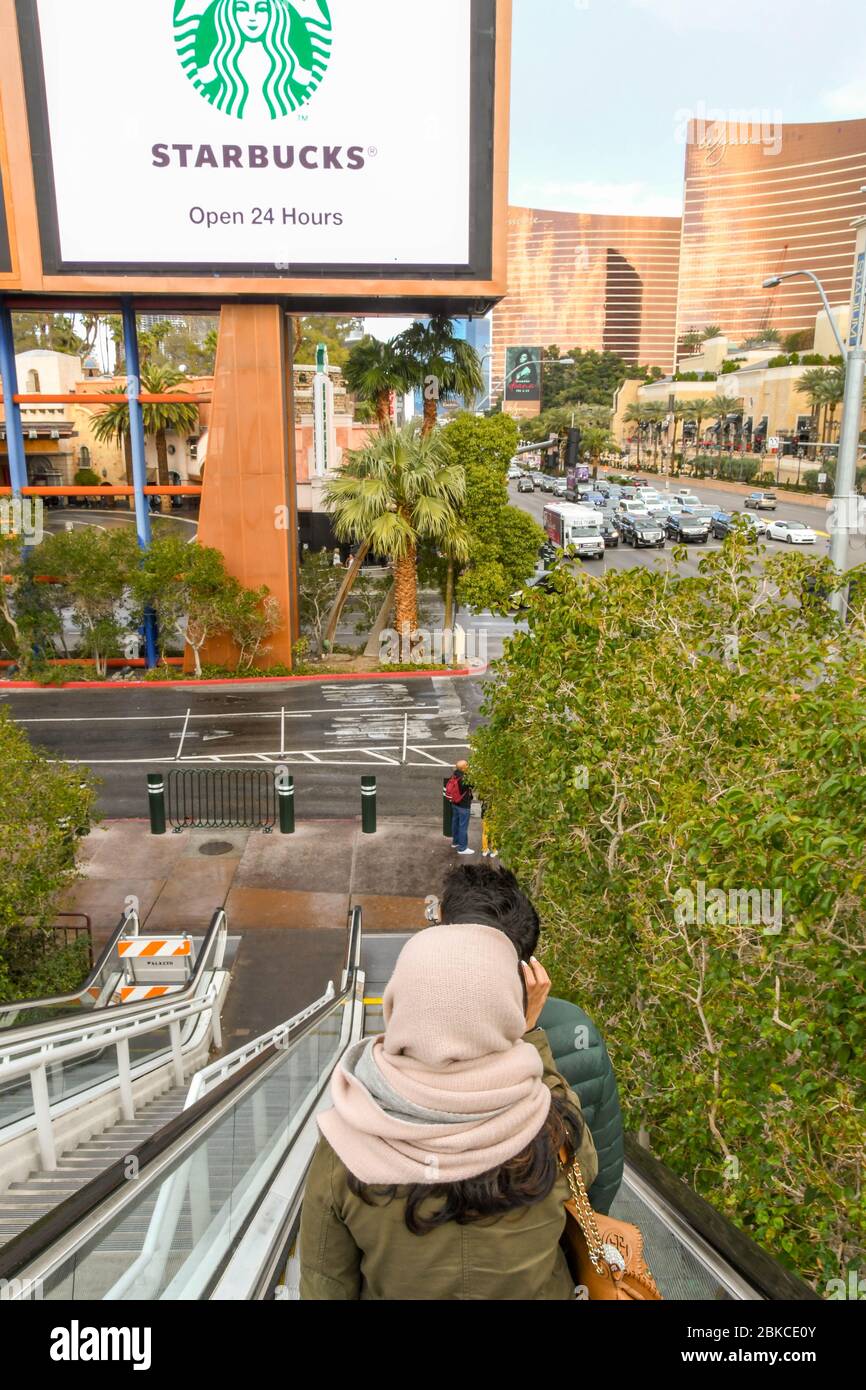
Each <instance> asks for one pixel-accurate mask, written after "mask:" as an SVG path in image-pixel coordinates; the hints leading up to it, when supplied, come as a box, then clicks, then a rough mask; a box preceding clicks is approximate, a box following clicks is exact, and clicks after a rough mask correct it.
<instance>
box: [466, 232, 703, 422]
mask: <svg viewBox="0 0 866 1390" xmlns="http://www.w3.org/2000/svg"><path fill="white" fill-rule="evenodd" d="M681 235H682V226H681V222H680V219H679V218H676V217H607V216H601V215H594V214H589V213H573V212H548V211H541V210H539V209H535V208H516V207H515V208H511V209H510V211H509V219H508V259H509V277H508V278H509V289H508V294H507V296H506V298H505V299H504V300H503V301H502V303H501V304H500V305H499V306H498V307H497V308H496V309H495V310H494V312H493V346H492V389H493V395H494V399H495V398H496V397H497V396H498V395H500V394H502V392H503V389H504V384H505V376H506V369H505V358H506V352H507V349H508V348H516V347H542V348H548V347H550V346H552V345H554V344H555V345H556V346H557V347H559V348H560V350H562V351H568V350H570V349H572V348H576V347H579V348H582V349H584V350H589V349H595V350H596V351H598V352H604V351H608V352H615V353H618V354H619V355H620V356H622V357H624V358H625V360H626V361H627V362H629V363H632V364H635V365H637V364H640V365H649V366H659V367H661V368H663V369H664V370H665V371H670V370H672V368H673V365H674V355H675V347H676V326H677V286H678V281H679V257H680V241H681Z"/></svg>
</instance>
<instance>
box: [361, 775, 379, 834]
mask: <svg viewBox="0 0 866 1390" xmlns="http://www.w3.org/2000/svg"><path fill="white" fill-rule="evenodd" d="M361 829H362V831H363V833H364V834H365V835H375V834H376V779H375V777H362V778H361Z"/></svg>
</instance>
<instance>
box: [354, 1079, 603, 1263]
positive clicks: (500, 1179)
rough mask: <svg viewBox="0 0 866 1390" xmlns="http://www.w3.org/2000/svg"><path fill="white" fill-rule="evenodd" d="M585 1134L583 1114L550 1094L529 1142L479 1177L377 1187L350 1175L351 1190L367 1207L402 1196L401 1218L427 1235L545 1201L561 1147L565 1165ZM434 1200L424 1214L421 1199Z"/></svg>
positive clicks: (570, 1161) (389, 1201)
mask: <svg viewBox="0 0 866 1390" xmlns="http://www.w3.org/2000/svg"><path fill="white" fill-rule="evenodd" d="M582 1138H583V1116H582V1115H581V1114H580V1111H578V1110H574V1109H573V1108H572V1106H571V1105H570V1104H569V1103H568V1101H566V1100H564V1099H562V1098H561V1097H560V1096H552V1097H551V1102H550V1110H549V1112H548V1115H547V1119H546V1120H545V1122H544V1124H543V1126H542V1128H541V1129H540V1130H539V1131H538V1133H537V1134H536V1136H535V1138H534V1139H533V1141H532V1143H531V1144H529V1145H527V1147H526V1148H525V1149H524V1150H523V1151H522V1153H519V1154H517V1155H516V1157H514V1158H511V1159H509V1160H508V1162H507V1163H502V1164H500V1166H499V1167H498V1168H491V1169H490V1171H489V1172H487V1173H482V1174H481V1175H480V1176H479V1177H477V1178H467V1179H465V1180H464V1181H463V1182H452V1183H438V1184H425V1183H415V1184H414V1185H412V1186H411V1187H375V1186H372V1185H370V1184H367V1183H362V1182H360V1181H359V1180H358V1178H356V1177H355V1176H354V1174H353V1173H350V1174H349V1178H348V1184H349V1191H350V1192H352V1193H354V1195H355V1196H356V1197H360V1198H361V1200H362V1202H365V1203H366V1204H367V1206H368V1207H377V1206H388V1205H390V1203H391V1202H393V1201H395V1199H396V1198H397V1197H399V1196H405V1199H406V1213H405V1218H404V1219H405V1222H406V1226H407V1228H408V1229H409V1230H410V1231H411V1232H412V1234H413V1236H425V1235H427V1234H428V1232H429V1231H435V1230H436V1229H437V1227H439V1226H445V1225H447V1223H448V1222H449V1221H456V1222H457V1225H458V1226H469V1225H471V1224H472V1223H473V1222H475V1221H484V1220H486V1219H488V1218H491V1217H494V1218H495V1217H498V1216H503V1215H504V1214H505V1213H506V1212H509V1211H516V1210H517V1209H518V1208H521V1207H533V1206H536V1205H537V1204H538V1203H539V1202H543V1201H544V1200H545V1198H547V1197H549V1196H550V1194H551V1192H552V1191H553V1187H554V1184H555V1182H556V1179H557V1175H558V1172H559V1166H560V1161H561V1160H560V1153H561V1152H562V1154H563V1157H564V1159H565V1162H566V1164H571V1163H573V1161H574V1156H575V1154H576V1153H577V1150H578V1149H579V1148H580V1142H581V1139H582ZM432 1202H437V1203H438V1206H437V1207H436V1208H435V1209H434V1210H432V1211H431V1210H428V1211H426V1212H425V1213H424V1214H422V1211H421V1208H422V1206H424V1204H425V1203H432Z"/></svg>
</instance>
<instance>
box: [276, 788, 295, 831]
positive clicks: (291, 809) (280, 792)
mask: <svg viewBox="0 0 866 1390" xmlns="http://www.w3.org/2000/svg"><path fill="white" fill-rule="evenodd" d="M277 801H278V804H279V808H280V834H281V835H294V833H295V779H294V777H287V778H285V781H283V779H281V778H278V779H277Z"/></svg>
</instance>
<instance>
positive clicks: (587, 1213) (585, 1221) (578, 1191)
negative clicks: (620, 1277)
mask: <svg viewBox="0 0 866 1390" xmlns="http://www.w3.org/2000/svg"><path fill="white" fill-rule="evenodd" d="M565 1176H566V1178H567V1180H568V1186H569V1189H570V1191H571V1195H572V1197H573V1199H574V1205H575V1207H576V1208H577V1217H578V1220H579V1221H580V1225H581V1229H582V1231H583V1234H584V1235H585V1237H586V1244H587V1249H588V1251H589V1258H590V1260H591V1261H592V1267H593V1269H594V1270H595V1272H596V1273H597V1274H607V1273H608V1272H609V1265H608V1262H607V1259H606V1257H605V1253H604V1242H603V1241H602V1238H601V1232H600V1231H599V1229H598V1223H597V1222H596V1219H595V1212H594V1211H593V1209H592V1207H591V1206H590V1204H589V1197H588V1195H587V1191H586V1185H585V1184H584V1181H583V1174H582V1173H581V1171H580V1168H579V1167H578V1164H577V1159H575V1161H574V1163H572V1164H571V1165H570V1166H569V1167H568V1168H567V1169H566V1172H565Z"/></svg>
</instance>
